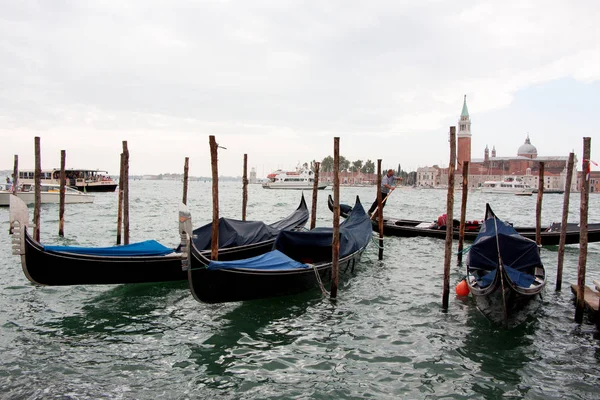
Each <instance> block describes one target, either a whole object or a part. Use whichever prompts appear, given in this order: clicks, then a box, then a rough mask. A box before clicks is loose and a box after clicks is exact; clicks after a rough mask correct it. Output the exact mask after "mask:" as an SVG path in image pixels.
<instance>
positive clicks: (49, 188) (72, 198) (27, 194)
mask: <svg viewBox="0 0 600 400" xmlns="http://www.w3.org/2000/svg"><path fill="white" fill-rule="evenodd" d="M11 196H12V191H11V190H6V189H4V190H0V206H9V205H10V197H11ZM17 197H18V198H20V199H21V200H23V201H24V202H25V204H33V203H34V202H35V187H34V185H33V184H29V183H24V184H22V185H19V187H18V190H17ZM40 199H41V202H42V204H48V203H50V204H58V203H60V185H55V184H50V183H42V184H41V185H40ZM93 202H94V196H93V195H91V194H87V193H83V192H80V191H79V190H76V189H73V188H70V187H68V186H65V204H77V203H93Z"/></svg>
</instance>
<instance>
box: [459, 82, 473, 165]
mask: <svg viewBox="0 0 600 400" xmlns="http://www.w3.org/2000/svg"><path fill="white" fill-rule="evenodd" d="M456 137H457V143H456V162H457V164H458V165H457V166H456V171H457V172H462V168H463V163H464V162H465V161H468V162H469V163H470V162H471V118H469V110H468V109H467V95H466V94H465V99H464V102H463V107H462V112H461V113H460V119H459V120H458V134H457V135H456Z"/></svg>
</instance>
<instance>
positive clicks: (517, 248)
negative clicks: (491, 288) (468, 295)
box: [468, 206, 542, 287]
mask: <svg viewBox="0 0 600 400" xmlns="http://www.w3.org/2000/svg"><path fill="white" fill-rule="evenodd" d="M488 207H489V206H488ZM489 211H490V213H491V215H492V216H493V212H492V211H491V209H490V210H489ZM496 230H497V232H498V238H497V239H496ZM498 245H499V249H500V251H498ZM499 257H500V258H501V259H502V263H503V265H504V266H505V269H506V272H507V273H508V276H509V278H510V279H511V280H512V281H513V283H514V284H515V285H517V286H520V287H529V285H531V283H532V282H533V280H534V279H535V277H534V276H533V272H534V270H535V267H538V266H541V265H542V260H541V258H540V253H539V249H538V246H537V244H536V243H535V242H534V241H533V240H531V239H527V238H524V237H523V236H521V235H519V234H518V233H517V231H516V230H515V229H514V228H513V227H512V226H511V225H510V224H508V223H506V222H504V221H502V220H500V219H498V218H497V217H495V216H493V217H491V218H486V220H485V221H484V223H483V224H482V226H481V230H480V231H479V234H478V235H477V238H476V239H475V242H474V243H473V245H472V246H471V248H470V249H469V260H468V269H469V271H471V272H475V271H478V272H477V275H478V276H479V277H481V279H482V287H485V286H487V285H489V284H490V283H491V282H492V281H493V279H494V276H495V273H488V274H487V275H485V271H490V272H491V271H495V270H496V269H497V268H498V264H499V261H498V258H499Z"/></svg>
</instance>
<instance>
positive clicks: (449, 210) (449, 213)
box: [442, 126, 456, 310]
mask: <svg viewBox="0 0 600 400" xmlns="http://www.w3.org/2000/svg"><path fill="white" fill-rule="evenodd" d="M455 165H456V127H455V126H451V127H450V163H449V165H448V196H447V201H446V221H447V222H446V246H445V253H444V288H443V292H442V308H443V309H444V310H447V309H448V297H449V296H450V259H451V257H452V235H453V233H454V232H453V231H454V229H453V225H454V224H453V223H452V221H453V219H454V170H455Z"/></svg>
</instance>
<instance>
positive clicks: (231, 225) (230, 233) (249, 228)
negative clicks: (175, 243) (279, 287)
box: [193, 195, 308, 250]
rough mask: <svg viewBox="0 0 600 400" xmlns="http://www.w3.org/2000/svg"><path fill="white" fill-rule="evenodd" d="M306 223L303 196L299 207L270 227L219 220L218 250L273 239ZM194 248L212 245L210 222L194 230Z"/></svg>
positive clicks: (239, 221) (247, 222)
mask: <svg viewBox="0 0 600 400" xmlns="http://www.w3.org/2000/svg"><path fill="white" fill-rule="evenodd" d="M306 221H308V208H307V207H306V202H305V200H304V195H302V199H301V200H300V205H299V206H298V208H297V209H296V211H294V212H293V213H292V214H290V215H288V216H287V217H286V218H284V219H282V220H281V221H278V222H274V223H272V224H270V225H267V224H265V223H264V222H260V221H241V220H237V219H231V218H220V219H219V248H220V249H225V248H230V247H238V246H244V245H248V244H255V243H260V242H264V241H266V240H270V239H273V238H275V237H276V236H277V234H278V233H279V232H280V231H282V230H287V229H293V228H296V227H297V226H303V225H304V224H306ZM193 233H194V239H193V241H194V246H196V248H197V249H198V250H210V248H211V243H212V222H211V223H209V224H206V225H204V226H201V227H199V228H196V229H194V232H193Z"/></svg>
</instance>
